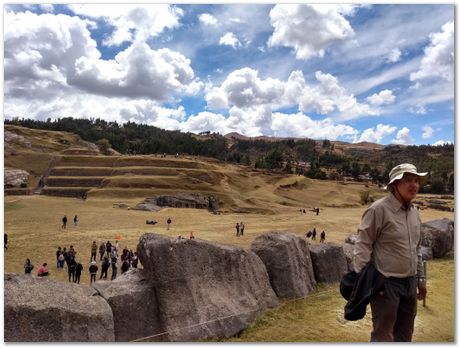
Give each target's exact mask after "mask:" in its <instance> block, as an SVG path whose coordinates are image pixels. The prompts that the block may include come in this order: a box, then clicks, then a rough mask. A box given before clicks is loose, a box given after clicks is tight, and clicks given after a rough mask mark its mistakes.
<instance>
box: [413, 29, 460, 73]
mask: <svg viewBox="0 0 460 348" xmlns="http://www.w3.org/2000/svg"><path fill="white" fill-rule="evenodd" d="M424 51H425V55H424V57H423V59H422V62H421V64H420V68H419V70H418V71H416V72H414V73H412V74H411V75H410V79H411V80H412V81H416V80H420V79H425V78H430V77H435V78H443V79H445V80H447V81H452V80H453V78H454V62H455V58H454V22H453V21H452V22H447V23H446V24H444V25H443V26H442V31H441V32H437V33H431V34H430V45H429V46H427V47H425V50H424Z"/></svg>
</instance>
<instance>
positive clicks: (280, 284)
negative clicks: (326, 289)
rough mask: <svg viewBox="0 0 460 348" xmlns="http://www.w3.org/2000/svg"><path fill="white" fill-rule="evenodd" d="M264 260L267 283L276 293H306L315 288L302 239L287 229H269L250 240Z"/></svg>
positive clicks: (291, 296)
mask: <svg viewBox="0 0 460 348" xmlns="http://www.w3.org/2000/svg"><path fill="white" fill-rule="evenodd" d="M251 250H252V251H253V252H255V253H256V254H257V255H258V256H259V257H260V258H261V259H262V261H263V263H264V264H265V267H266V268H267V272H268V276H269V278H270V284H271V285H272V288H273V290H275V292H276V294H277V295H278V296H279V297H288V298H298V297H305V296H307V295H308V294H309V293H310V292H312V291H313V290H314V289H315V286H316V280H315V275H314V272H313V265H312V262H311V257H310V251H309V249H308V244H307V242H306V241H305V239H303V238H301V237H299V236H297V235H295V234H292V233H288V232H270V233H266V234H263V235H260V236H258V237H257V238H256V239H255V240H254V241H253V242H252V244H251Z"/></svg>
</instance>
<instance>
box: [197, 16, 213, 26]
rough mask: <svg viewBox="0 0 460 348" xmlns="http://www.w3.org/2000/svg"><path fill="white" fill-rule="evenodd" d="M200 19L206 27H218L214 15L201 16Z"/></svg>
mask: <svg viewBox="0 0 460 348" xmlns="http://www.w3.org/2000/svg"><path fill="white" fill-rule="evenodd" d="M198 19H199V20H200V22H201V23H203V24H204V25H216V24H217V19H216V18H215V17H214V16H213V15H211V14H209V13H202V14H200V15H199V16H198Z"/></svg>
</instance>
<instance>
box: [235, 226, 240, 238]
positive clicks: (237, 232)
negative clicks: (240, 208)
mask: <svg viewBox="0 0 460 348" xmlns="http://www.w3.org/2000/svg"><path fill="white" fill-rule="evenodd" d="M235 228H236V236H237V237H239V236H240V224H239V223H238V222H237V223H236V225H235Z"/></svg>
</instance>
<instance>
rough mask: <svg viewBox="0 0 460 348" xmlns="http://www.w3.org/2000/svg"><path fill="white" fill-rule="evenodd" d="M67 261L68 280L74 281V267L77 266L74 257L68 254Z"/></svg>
mask: <svg viewBox="0 0 460 348" xmlns="http://www.w3.org/2000/svg"><path fill="white" fill-rule="evenodd" d="M68 260H69V262H68V263H67V272H68V275H69V282H70V281H72V282H75V268H76V267H77V263H76V262H75V258H73V257H72V256H68Z"/></svg>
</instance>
